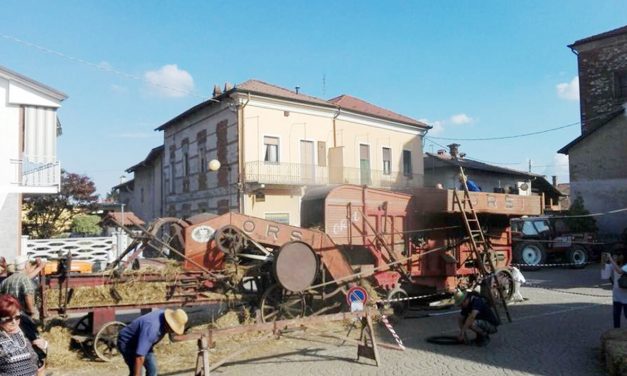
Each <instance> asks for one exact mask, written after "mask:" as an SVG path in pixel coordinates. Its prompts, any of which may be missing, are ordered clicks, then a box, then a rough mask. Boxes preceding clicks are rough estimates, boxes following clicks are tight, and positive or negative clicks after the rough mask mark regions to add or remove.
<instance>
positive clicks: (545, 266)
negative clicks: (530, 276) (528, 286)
mask: <svg viewBox="0 0 627 376" xmlns="http://www.w3.org/2000/svg"><path fill="white" fill-rule="evenodd" d="M596 263H597V262H595V261H588V262H579V263H577V262H569V263H558V264H533V265H530V264H511V266H515V267H518V268H520V267H523V268H535V267H543V268H550V267H558V266H581V265H582V264H585V265H590V264H596Z"/></svg>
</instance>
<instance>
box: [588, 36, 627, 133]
mask: <svg viewBox="0 0 627 376" xmlns="http://www.w3.org/2000/svg"><path fill="white" fill-rule="evenodd" d="M576 49H577V51H578V56H579V58H578V63H579V94H580V98H581V101H580V103H581V124H582V129H581V132H582V133H587V132H589V131H591V130H593V129H594V128H596V127H598V126H599V125H600V124H602V123H603V122H604V121H605V119H606V118H605V117H604V115H607V114H609V113H611V112H612V111H614V110H616V109H617V108H618V107H619V106H620V105H622V104H623V103H625V102H627V97H626V96H617V95H616V84H617V73H621V72H625V71H627V35H621V36H615V37H612V38H607V39H602V40H598V41H594V42H590V43H587V44H584V45H582V46H578V47H576Z"/></svg>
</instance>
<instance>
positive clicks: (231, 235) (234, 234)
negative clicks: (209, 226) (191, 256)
mask: <svg viewBox="0 0 627 376" xmlns="http://www.w3.org/2000/svg"><path fill="white" fill-rule="evenodd" d="M215 239H216V244H217V245H218V248H219V249H220V250H221V251H222V252H224V253H225V254H227V255H229V256H232V257H235V256H237V254H238V253H239V251H240V250H241V249H242V247H243V245H244V235H243V234H242V233H241V232H240V230H239V229H238V228H237V227H235V226H231V225H226V226H223V227H221V228H219V229H218V230H217V231H216V234H215Z"/></svg>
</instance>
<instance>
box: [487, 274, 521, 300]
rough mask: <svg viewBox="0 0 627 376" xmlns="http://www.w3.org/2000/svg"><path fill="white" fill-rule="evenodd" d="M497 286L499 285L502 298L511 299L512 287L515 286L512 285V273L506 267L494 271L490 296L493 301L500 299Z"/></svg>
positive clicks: (512, 294)
mask: <svg viewBox="0 0 627 376" xmlns="http://www.w3.org/2000/svg"><path fill="white" fill-rule="evenodd" d="M497 282H498V284H497ZM498 286H500V287H501V293H502V294H503V299H505V301H506V302H509V301H510V300H512V296H514V289H515V288H516V287H515V285H514V276H513V275H512V272H510V271H509V270H507V269H498V270H497V271H496V273H495V278H494V280H493V285H492V298H493V299H494V301H495V302H500V301H501V297H500V296H499V291H498Z"/></svg>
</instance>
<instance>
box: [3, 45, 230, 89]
mask: <svg viewBox="0 0 627 376" xmlns="http://www.w3.org/2000/svg"><path fill="white" fill-rule="evenodd" d="M0 37H2V38H4V39H7V40H9V41H12V42H15V43H18V44H21V45H24V46H26V47H30V48H33V49H36V50H39V51H40V52H43V53H47V54H50V55H55V56H58V57H61V58H63V59H66V60H70V61H72V62H74V63H79V64H83V65H86V66H88V67H91V68H96V69H98V70H100V71H103V72H109V73H113V74H115V75H118V76H120V77H124V78H127V79H131V80H135V81H141V82H146V80H145V79H144V78H143V77H141V76H138V75H135V74H130V73H126V72H123V71H121V70H118V69H114V68H113V67H111V66H110V65H108V64H102V63H99V64H96V63H92V62H91V61H87V60H84V59H81V58H78V57H74V56H70V55H66V54H64V53H63V52H59V51H56V50H53V49H50V48H47V47H44V46H41V45H38V44H35V43H32V42H28V41H25V40H23V39H20V38H17V37H14V36H11V35H7V34H4V33H0ZM149 84H150V85H152V86H156V87H159V88H162V89H167V90H171V91H175V92H178V93H182V94H186V95H190V96H192V97H196V98H200V99H202V100H203V101H206V100H212V101H215V102H219V101H218V100H216V99H212V98H208V96H203V95H200V94H197V93H195V92H194V91H191V90H184V89H180V88H175V87H171V86H167V85H162V84H159V83H154V82H149Z"/></svg>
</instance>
